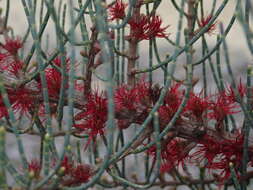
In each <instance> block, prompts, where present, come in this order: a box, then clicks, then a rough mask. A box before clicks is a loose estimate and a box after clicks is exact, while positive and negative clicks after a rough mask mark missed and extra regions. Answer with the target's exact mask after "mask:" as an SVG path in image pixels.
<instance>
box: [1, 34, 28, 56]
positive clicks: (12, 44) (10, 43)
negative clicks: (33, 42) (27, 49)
mask: <svg viewBox="0 0 253 190" xmlns="http://www.w3.org/2000/svg"><path fill="white" fill-rule="evenodd" d="M22 46H23V45H22V42H21V39H20V38H16V39H12V38H7V39H5V44H3V45H2V48H3V49H5V50H6V51H7V52H8V53H9V54H11V55H17V53H18V50H19V49H20V48H22Z"/></svg>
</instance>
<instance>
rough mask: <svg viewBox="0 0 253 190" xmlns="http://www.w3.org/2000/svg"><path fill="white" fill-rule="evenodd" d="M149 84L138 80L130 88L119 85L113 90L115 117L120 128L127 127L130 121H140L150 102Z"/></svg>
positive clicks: (143, 117)
mask: <svg viewBox="0 0 253 190" xmlns="http://www.w3.org/2000/svg"><path fill="white" fill-rule="evenodd" d="M149 94H150V89H149V84H148V83H145V82H139V83H137V84H136V85H135V86H134V87H132V88H130V87H129V86H127V85H122V86H120V87H119V88H118V89H117V90H116V92H115V98H114V100H115V107H116V117H117V118H118V119H119V122H118V124H119V127H120V128H121V129H123V128H127V127H129V124H130V123H141V122H142V121H143V120H144V119H145V116H146V113H148V108H149V106H150V104H151V99H150V97H149Z"/></svg>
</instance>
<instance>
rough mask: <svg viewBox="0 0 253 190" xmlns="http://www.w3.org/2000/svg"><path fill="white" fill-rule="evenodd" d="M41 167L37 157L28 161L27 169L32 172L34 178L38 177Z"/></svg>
mask: <svg viewBox="0 0 253 190" xmlns="http://www.w3.org/2000/svg"><path fill="white" fill-rule="evenodd" d="M41 168H42V167H41V164H40V162H39V160H37V159H32V160H31V161H30V162H29V163H28V171H29V172H32V173H33V175H34V177H35V178H38V177H39V175H40V170H41Z"/></svg>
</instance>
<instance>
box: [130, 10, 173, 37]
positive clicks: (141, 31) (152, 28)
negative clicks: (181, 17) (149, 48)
mask: <svg viewBox="0 0 253 190" xmlns="http://www.w3.org/2000/svg"><path fill="white" fill-rule="evenodd" d="M128 24H129V25H130V31H131V32H130V36H129V37H131V38H135V39H136V40H138V41H141V40H150V39H152V38H155V37H158V38H164V37H167V36H168V34H166V33H165V30H166V29H167V28H168V26H166V27H161V25H162V20H161V18H160V16H152V17H148V16H146V15H144V14H141V15H140V16H139V17H133V18H131V19H130V20H129V22H128Z"/></svg>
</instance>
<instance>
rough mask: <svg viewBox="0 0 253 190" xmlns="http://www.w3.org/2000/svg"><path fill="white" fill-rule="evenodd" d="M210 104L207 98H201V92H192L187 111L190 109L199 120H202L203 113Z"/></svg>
mask: <svg viewBox="0 0 253 190" xmlns="http://www.w3.org/2000/svg"><path fill="white" fill-rule="evenodd" d="M209 104H210V102H209V101H208V99H207V98H201V97H200V94H198V95H196V94H194V93H193V92H191V94H190V98H189V100H188V102H187V105H186V107H185V111H186V112H187V111H189V112H190V113H192V115H193V116H194V117H195V118H196V119H197V120H201V119H202V115H203V113H204V112H205V111H207V109H208V108H209Z"/></svg>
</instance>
